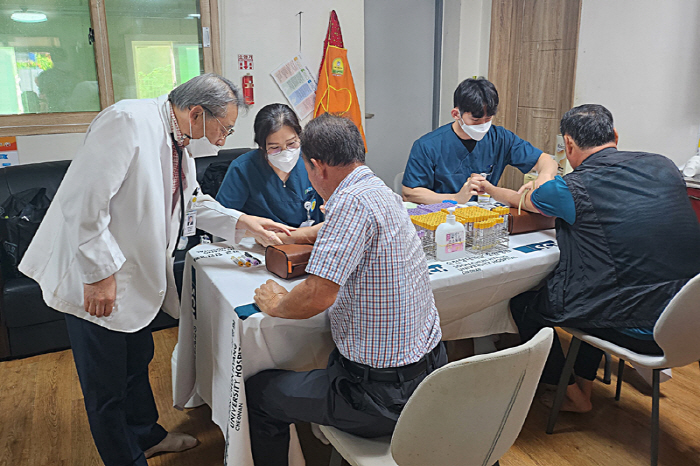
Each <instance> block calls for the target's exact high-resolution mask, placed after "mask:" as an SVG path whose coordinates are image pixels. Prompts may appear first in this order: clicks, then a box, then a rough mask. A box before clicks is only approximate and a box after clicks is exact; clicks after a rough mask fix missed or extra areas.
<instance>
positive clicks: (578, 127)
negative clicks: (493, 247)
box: [481, 105, 700, 412]
mask: <svg viewBox="0 0 700 466" xmlns="http://www.w3.org/2000/svg"><path fill="white" fill-rule="evenodd" d="M560 128H561V134H563V135H564V142H565V145H566V157H567V158H568V159H569V162H570V163H571V166H572V167H573V168H574V171H573V172H571V173H569V174H568V175H566V176H564V177H563V178H562V177H559V176H557V177H556V178H555V179H554V180H551V181H548V182H546V183H544V184H543V185H542V186H540V187H539V188H537V189H535V190H534V191H532V192H531V193H530V192H528V193H527V194H526V196H525V199H524V201H523V206H524V207H525V208H526V209H528V210H531V211H534V212H541V213H542V214H544V215H548V216H554V217H557V219H556V229H557V242H558V243H559V250H560V251H561V254H560V257H559V264H558V265H557V267H556V269H555V270H554V272H553V274H552V275H551V276H549V277H548V279H547V281H546V283H545V285H544V286H543V287H542V288H540V289H539V290H536V291H528V292H526V293H523V294H521V295H519V296H516V297H515V298H513V299H512V300H511V302H510V309H511V312H512V314H513V318H514V319H515V322H516V323H517V325H518V329H519V331H520V335H521V337H522V338H523V340H526V339H530V338H531V337H532V336H533V335H534V334H535V333H536V332H537V331H538V330H539V329H540V328H542V327H546V326H562V327H566V326H570V327H576V328H580V329H582V330H584V331H585V332H587V333H590V334H592V335H596V336H599V337H600V338H603V339H605V340H608V341H611V342H614V343H616V344H618V345H621V346H624V347H626V348H628V349H630V350H632V351H635V352H638V353H643V354H663V352H662V350H661V348H659V346H658V345H657V344H656V342H655V341H654V332H653V329H654V324H655V323H656V320H657V319H658V318H659V316H660V315H661V312H662V311H663V310H664V308H665V307H666V305H667V304H668V302H669V301H670V300H671V298H672V297H673V296H674V295H675V294H676V293H677V292H678V291H679V290H680V289H681V288H682V287H683V285H685V283H686V282H687V281H688V280H689V279H690V278H692V277H694V276H695V275H696V274H698V273H700V225H699V224H698V220H697V218H696V217H695V215H694V213H693V211H692V208H691V206H690V201H689V200H688V196H687V193H686V189H685V183H684V182H683V179H682V178H681V175H680V173H679V171H678V168H677V167H676V165H675V164H674V163H673V162H672V161H671V160H669V159H667V158H666V157H664V156H662V155H658V154H650V153H645V152H623V151H618V150H617V131H616V130H615V128H614V126H613V118H612V114H611V113H610V112H609V111H608V110H607V109H606V108H605V107H603V106H601V105H581V106H580V107H576V108H573V109H571V110H569V111H568V112H567V113H566V114H565V115H564V116H563V118H562V119H561V125H560ZM481 189H482V190H484V191H486V192H489V194H492V195H493V193H494V191H501V192H500V193H498V194H506V196H507V197H506V198H507V199H508V202H509V203H510V204H511V205H517V204H518V202H519V201H520V195H519V194H518V193H516V192H514V191H510V190H502V189H503V188H497V187H494V186H491V185H489V184H488V183H486V184H484V185H483V186H482V187H481ZM506 191H509V192H506ZM602 355H603V353H602V351H600V350H598V349H596V348H593V347H592V346H590V345H587V344H586V343H583V344H582V345H581V349H580V351H579V354H578V358H577V360H576V365H575V366H574V373H575V374H576V378H575V379H574V378H572V380H571V381H570V385H569V387H568V390H567V400H566V401H565V402H564V406H563V408H562V409H565V410H568V411H577V412H586V411H589V410H590V409H591V407H592V406H591V399H590V396H591V387H592V383H593V380H594V379H595V376H596V371H597V369H598V366H599V364H600V360H601V357H602ZM563 366H564V353H563V351H562V349H561V345H560V344H559V341H558V340H557V341H555V343H554V345H553V346H552V351H551V353H550V357H549V360H548V361H547V364H546V366H545V370H544V373H543V375H542V382H545V383H549V384H556V383H558V380H559V377H560V375H561V370H562V368H563Z"/></svg>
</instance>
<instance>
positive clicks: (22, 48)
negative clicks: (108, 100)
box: [0, 0, 100, 115]
mask: <svg viewBox="0 0 700 466" xmlns="http://www.w3.org/2000/svg"><path fill="white" fill-rule="evenodd" d="M18 4H20V3H19V2H18ZM21 5H22V7H21V8H18V9H15V10H13V11H11V12H8V11H7V10H3V11H2V14H0V115H17V114H27V113H56V112H88V111H97V110H99V109H100V99H99V92H98V88H97V72H96V67H95V54H94V51H93V48H92V45H90V44H89V43H88V29H89V28H90V7H89V5H88V4H87V3H86V2H85V1H84V0H53V1H51V2H48V3H47V2H36V1H31V0H29V1H25V2H21Z"/></svg>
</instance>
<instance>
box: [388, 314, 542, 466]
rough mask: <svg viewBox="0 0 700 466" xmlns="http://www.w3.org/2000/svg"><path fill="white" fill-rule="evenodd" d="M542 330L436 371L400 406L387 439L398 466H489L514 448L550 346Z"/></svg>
mask: <svg viewBox="0 0 700 466" xmlns="http://www.w3.org/2000/svg"><path fill="white" fill-rule="evenodd" d="M553 333H554V332H553V330H552V329H551V328H545V329H542V330H540V332H539V333H538V334H537V335H535V336H534V337H533V338H532V339H531V340H530V341H528V342H527V343H525V344H522V345H520V346H517V347H515V348H508V349H505V350H502V351H497V352H495V353H491V354H484V355H478V356H473V357H470V358H466V359H462V360H461V361H455V362H452V363H450V364H447V365H445V366H443V367H441V368H440V369H438V370H436V371H435V372H433V373H432V374H430V375H429V376H428V377H426V378H425V380H424V381H423V382H421V384H420V385H419V386H418V388H417V389H416V391H415V392H414V393H413V395H412V396H411V398H410V399H409V400H408V403H407V404H406V406H405V407H404V410H403V412H402V413H401V416H400V417H399V421H398V423H397V425H396V429H395V430H394V435H393V437H392V439H391V454H392V456H393V457H394V461H396V463H397V464H398V465H399V466H425V465H427V464H435V465H438V464H439V465H441V466H451V465H455V466H457V465H459V466H491V465H493V464H494V463H495V462H496V461H498V460H499V459H500V457H501V456H503V454H504V453H505V452H506V451H508V449H509V448H510V447H511V446H512V445H513V443H514V442H515V439H516V438H517V437H518V434H519V433H520V429H522V426H523V423H524V422H525V417H526V416H527V413H528V411H529V410H530V404H531V403H532V399H533V397H534V396H535V389H536V388H537V383H538V382H539V379H540V375H541V374H542V369H543V367H544V363H545V361H546V359H547V355H548V354H549V348H550V347H551V345H552V338H553Z"/></svg>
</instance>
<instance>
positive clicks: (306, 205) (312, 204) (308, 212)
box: [299, 199, 316, 228]
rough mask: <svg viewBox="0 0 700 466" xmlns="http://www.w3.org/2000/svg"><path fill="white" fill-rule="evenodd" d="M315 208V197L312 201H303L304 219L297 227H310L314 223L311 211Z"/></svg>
mask: <svg viewBox="0 0 700 466" xmlns="http://www.w3.org/2000/svg"><path fill="white" fill-rule="evenodd" d="M315 208H316V199H314V200H313V201H306V202H304V209H306V221H305V222H304V223H302V224H301V225H299V228H304V227H310V226H311V225H313V224H314V220H312V219H311V211H312V210H314V209H315Z"/></svg>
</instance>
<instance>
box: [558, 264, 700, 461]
mask: <svg viewBox="0 0 700 466" xmlns="http://www.w3.org/2000/svg"><path fill="white" fill-rule="evenodd" d="M699 302H700V275H697V276H695V277H694V278H692V279H691V280H690V281H688V283H686V284H685V286H684V287H683V288H681V290H680V291H679V292H678V294H676V296H674V297H673V299H672V300H671V301H670V302H669V303H668V306H666V309H664V311H663V313H661V316H660V317H659V320H657V321H656V325H654V340H655V341H656V343H657V344H658V345H659V346H660V347H661V349H662V350H663V351H664V354H663V356H648V355H645V354H638V353H635V352H633V351H630V350H628V349H627V348H623V347H621V346H618V345H616V344H614V343H610V342H609V341H606V340H603V339H601V338H598V337H594V336H592V335H588V334H587V333H584V332H582V331H580V330H577V329H574V328H564V329H563V330H564V331H566V332H568V333H570V334H571V335H572V336H573V338H572V339H571V346H570V347H569V352H568V354H567V356H566V363H565V364H564V369H563V370H562V374H561V378H560V379H559V385H558V387H557V395H556V397H555V399H554V405H553V406H552V411H551V412H550V415H549V422H548V424H547V433H548V434H551V433H552V432H553V431H554V425H555V424H556V422H557V417H558V415H559V410H560V409H561V405H562V403H563V402H564V398H565V396H566V386H567V385H568V383H569V376H570V375H571V371H572V370H573V367H574V362H575V361H576V356H577V354H578V350H579V347H580V346H581V342H582V341H585V342H586V343H588V344H590V345H593V346H595V347H596V348H600V349H601V350H603V351H606V352H608V353H611V354H614V355H615V356H617V357H618V358H620V362H619V365H618V372H617V390H616V392H615V400H619V399H620V391H621V390H622V372H623V369H624V367H625V361H630V362H633V363H635V364H637V365H639V366H642V367H646V368H648V369H653V376H652V388H653V395H652V404H651V464H652V466H656V464H657V463H658V459H659V373H660V372H661V370H663V369H667V368H672V367H680V366H685V365H688V364H691V363H694V362H696V361H698V360H700V338H699V337H698V336H699V335H700V319H699V318H698V311H699V310H700V306H699V305H698V303H699Z"/></svg>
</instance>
